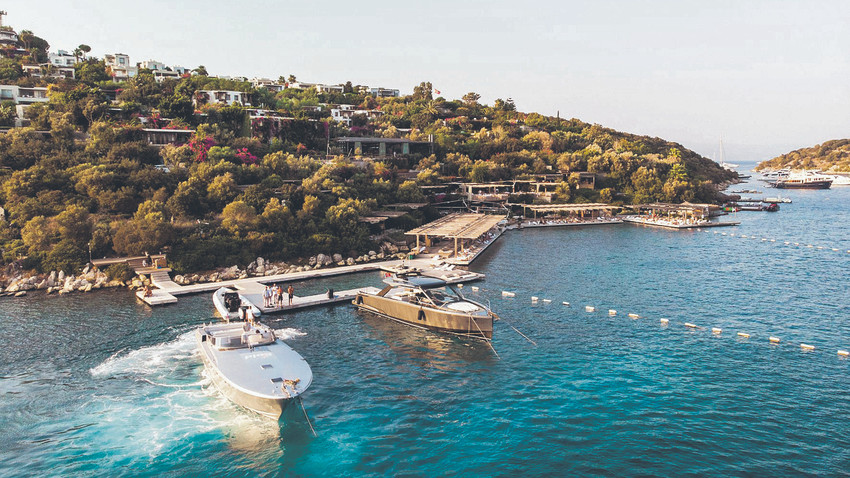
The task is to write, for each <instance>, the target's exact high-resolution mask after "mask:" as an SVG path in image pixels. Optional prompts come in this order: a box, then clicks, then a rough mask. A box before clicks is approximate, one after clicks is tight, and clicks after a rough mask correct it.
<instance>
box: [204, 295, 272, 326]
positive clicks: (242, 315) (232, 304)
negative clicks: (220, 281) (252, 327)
mask: <svg viewBox="0 0 850 478" xmlns="http://www.w3.org/2000/svg"><path fill="white" fill-rule="evenodd" d="M213 305H215V310H217V311H218V313H219V315H221V318H222V319H224V320H225V321H227V322H230V321H231V320H246V319H247V317H246V313H247V312H248V311H251V313H252V314H253V315H254V318H257V317H259V316H261V315H262V314H263V312H262V311H261V310H260V308H259V307H257V306H256V305H254V304H252V303H251V301H249V300H248V299H246V298H245V296H243V295H242V294H240V293H238V292H236V291H233V290H230V289H228V288H227V287H222V288H221V289H218V290H217V291H215V292H213Z"/></svg>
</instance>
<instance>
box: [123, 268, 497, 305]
mask: <svg viewBox="0 0 850 478" xmlns="http://www.w3.org/2000/svg"><path fill="white" fill-rule="evenodd" d="M401 265H405V266H407V267H410V268H417V269H420V270H421V271H422V273H423V274H425V275H429V276H432V277H437V278H439V279H442V280H444V281H446V283H448V284H458V283H463V282H471V281H476V280H481V279H483V278H484V274H480V273H477V272H471V271H465V270H457V271H456V270H446V269H439V268H434V267H433V263H432V262H431V261H429V260H427V259H412V260H405V261H401V260H391V261H383V262H372V263H369V264H357V265H353V266H342V267H332V268H327V269H314V270H310V271H303V272H293V273H291V274H276V275H269V276H262V277H248V278H245V279H233V280H225V281H220V282H204V283H200V284H192V285H186V286H184V285H180V284H177V283H176V282H174V281H172V280H171V278H170V277H169V275H168V273H167V272H164V271H162V270H156V271H153V272H151V273H150V277H151V283H152V285H153V286H154V287H156V288H155V289H153V290H152V292H153V294H152V295H151V296H150V297H145V296H144V295H145V294H144V290H139V291H137V292H136V297H138V298H139V299H140V300H142V301H144V302H145V303H146V304H148V305H150V306H157V305H165V304H173V303H175V302H177V296H180V295H186V294H202V293H209V292H213V291H216V290H218V289H220V288H222V287H229V288H231V289H233V290H236V291H238V292H239V293H241V294H242V295H243V296H244V297H245V298H246V299H247V300H248V301H249V302H251V303H252V304H254V305H256V306H257V307H259V308H260V310H262V311H263V312H264V313H275V312H287V311H290V310H296V309H302V308H305V307H316V306H321V305H329V304H335V303H338V302H345V301H351V300H353V299H354V297H355V296H356V295H357V293H358V292H359V291H375V292H377V290H379V289H376V288H375V287H360V288H357V289H350V290H344V291H338V292H334V294H333V296H332V297H328V294H327V292H325V293H322V294H315V295H309V296H298V295H296V296H295V297H294V298H293V303H292V306H289V305H285V306H284V307H263V305H262V304H263V291H264V290H265V287H266V285H267V284H274V283H282V282H283V283H285V282H295V281H304V280H310V279H321V278H327V277H334V276H338V275H343V274H351V273H357V272H368V271H379V270H385V271H388V272H392V271H395V270H396V269H397V268H398V267H399V266H401ZM286 302H288V299H287V301H286Z"/></svg>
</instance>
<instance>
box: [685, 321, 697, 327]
mask: <svg viewBox="0 0 850 478" xmlns="http://www.w3.org/2000/svg"><path fill="white" fill-rule="evenodd" d="M685 327H688V328H690V329H698V328H699V326H697V324H692V323H690V322H685Z"/></svg>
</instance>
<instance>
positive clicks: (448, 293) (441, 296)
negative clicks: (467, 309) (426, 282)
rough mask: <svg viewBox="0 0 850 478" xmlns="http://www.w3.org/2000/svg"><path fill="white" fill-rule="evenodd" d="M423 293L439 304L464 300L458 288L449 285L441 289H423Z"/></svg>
mask: <svg viewBox="0 0 850 478" xmlns="http://www.w3.org/2000/svg"><path fill="white" fill-rule="evenodd" d="M422 295H423V296H425V297H426V298H428V299H430V301H431V302H432V303H433V304H434V305H437V306H442V305H445V304H448V303H451V302H457V301H459V300H463V297H462V296H461V295H460V293H459V292H458V291H457V289H454V288H448V287H442V288H439V289H423V290H422Z"/></svg>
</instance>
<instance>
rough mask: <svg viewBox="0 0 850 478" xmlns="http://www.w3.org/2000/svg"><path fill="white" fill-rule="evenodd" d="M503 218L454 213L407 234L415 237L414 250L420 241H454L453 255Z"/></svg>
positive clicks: (429, 242)
mask: <svg viewBox="0 0 850 478" xmlns="http://www.w3.org/2000/svg"><path fill="white" fill-rule="evenodd" d="M504 220H505V216H500V215H491V214H475V213H454V214H449V215H447V216H444V217H441V218H440V219H437V220H436V221H433V222H430V223H428V224H425V225H424V226H421V227H417V228H416V229H412V230H410V231H407V232H406V233H405V234H406V235H408V236H415V237H416V249H415V250H416V251H421V250H422V249H421V247H422V242H423V241H424V243H425V246H426V247H430V246H431V245H432V244H433V242H434V241H435V240H449V241H453V242H454V255H453V256H454V257H458V252H463V251H464V248H465V245H466V243H467V241H469V242H472V241H475V240H477V239H479V238H480V237H481V236H483V235H484V234H486V233H487V232H488V231H490V230H491V229H493V228H494V227H496V225H497V224H499V223H500V222H502V221H504Z"/></svg>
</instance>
